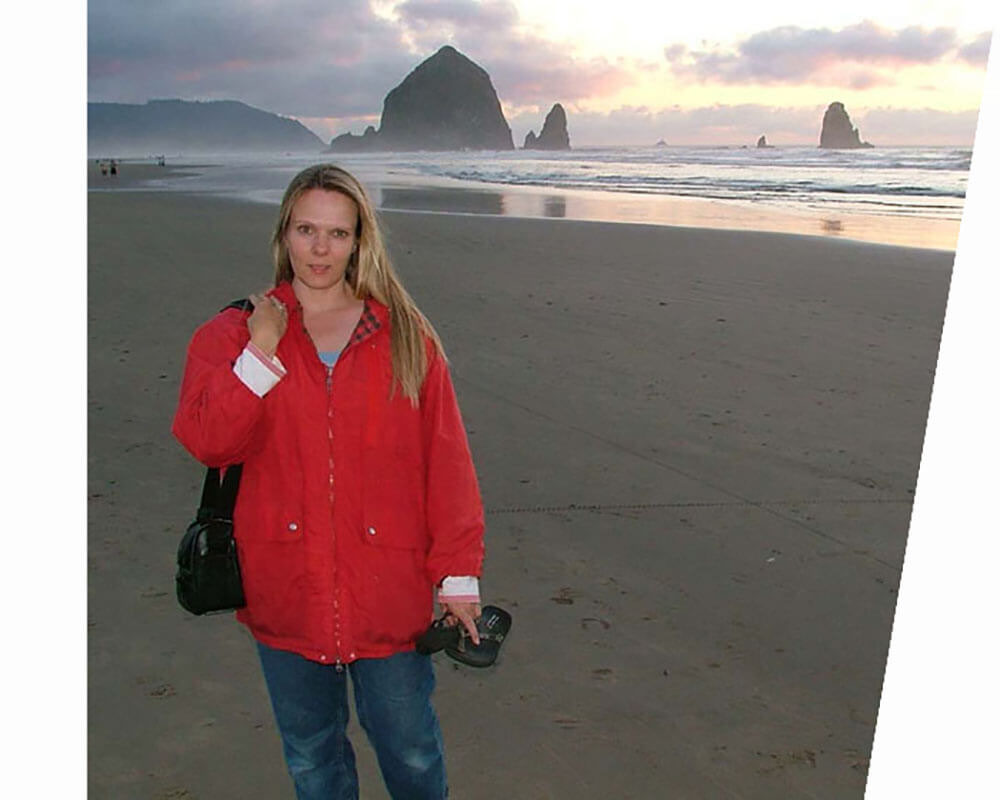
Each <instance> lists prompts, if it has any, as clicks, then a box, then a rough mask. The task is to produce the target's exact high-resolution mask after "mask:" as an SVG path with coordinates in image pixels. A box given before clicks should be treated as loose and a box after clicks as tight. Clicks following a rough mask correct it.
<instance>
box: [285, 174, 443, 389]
mask: <svg viewBox="0 0 1000 800" xmlns="http://www.w3.org/2000/svg"><path fill="white" fill-rule="evenodd" d="M310 189H323V190H324V191H328V192H339V193H340V194H342V195H345V196H347V197H349V198H351V200H353V201H354V204H355V205H356V206H357V208H358V227H357V230H356V231H355V234H356V235H357V239H358V246H357V248H356V249H355V251H354V252H353V253H352V254H351V259H350V261H349V262H348V265H347V272H346V274H345V279H346V280H347V284H348V286H350V287H351V290H352V291H353V292H354V296H355V297H356V298H358V299H359V300H364V299H366V298H368V297H373V298H375V299H376V300H378V301H379V302H380V303H382V304H383V305H385V306H387V307H388V309H389V318H390V326H391V340H390V341H391V352H392V375H393V384H392V391H393V392H395V390H396V387H397V385H398V386H399V388H400V389H401V390H402V392H403V394H404V395H405V396H406V397H408V398H409V399H410V402H411V403H413V405H414V406H416V405H417V404H418V401H419V395H420V387H421V385H422V384H423V382H424V377H425V376H426V374H427V364H428V362H427V356H428V352H427V347H426V345H425V338H424V337H427V338H428V339H430V341H431V344H432V345H433V347H434V349H435V350H436V352H437V355H438V356H439V357H441V358H444V357H445V355H444V347H443V345H442V344H441V339H440V337H439V336H438V335H437V332H436V331H435V330H434V327H433V326H432V325H431V323H430V321H428V319H427V317H425V316H424V315H423V314H422V313H421V312H420V309H418V308H417V305H416V303H414V302H413V298H412V297H410V295H409V294H408V293H407V291H406V289H404V288H403V284H402V282H401V281H400V280H399V276H398V275H397V274H396V271H395V270H394V269H393V267H392V263H391V262H390V260H389V255H388V253H387V252H386V250H385V245H384V243H383V241H382V234H381V232H380V230H379V225H378V220H377V218H376V215H375V207H374V206H373V205H372V202H371V200H369V199H368V194H367V193H366V192H365V190H364V187H363V186H362V185H361V184H360V183H359V182H358V180H357V178H355V177H354V176H353V175H351V174H350V173H349V172H347V171H346V170H344V169H341V168H340V167H338V166H335V165H334V164H316V165H315V166H312V167H308V168H306V169H304V170H302V172H300V173H299V174H298V175H296V176H295V177H294V178H292V181H291V183H289V184H288V188H287V189H286V190H285V196H284V197H283V198H282V200H281V208H280V209H279V211H278V221H277V224H276V225H275V226H274V232H273V233H272V235H271V254H272V256H273V258H274V285H275V286H277V285H278V284H279V283H281V282H282V281H291V280H292V278H293V277H294V273H293V272H292V262H291V259H290V258H289V255H288V247H287V245H286V244H285V233H286V232H287V230H288V223H289V220H290V219H291V216H292V208H293V207H294V206H295V203H296V201H297V200H298V199H299V198H300V197H301V196H302V195H303V194H304V193H305V192H307V191H309V190H310Z"/></svg>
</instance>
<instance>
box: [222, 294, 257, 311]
mask: <svg viewBox="0 0 1000 800" xmlns="http://www.w3.org/2000/svg"><path fill="white" fill-rule="evenodd" d="M226 308H237V309H239V310H240V311H253V303H252V302H250V298H249V297H244V298H242V299H241V300H233V302H231V303H230V304H229V305H228V306H226ZM226 308H224V309H222V310H223V311H225V310H226Z"/></svg>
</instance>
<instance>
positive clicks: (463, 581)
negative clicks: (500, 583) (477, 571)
mask: <svg viewBox="0 0 1000 800" xmlns="http://www.w3.org/2000/svg"><path fill="white" fill-rule="evenodd" d="M438 602H439V603H478V602H479V578H477V577H476V576H474V575H463V576H460V577H454V578H453V577H451V576H449V577H447V578H445V579H444V580H443V581H441V588H440V589H438Z"/></svg>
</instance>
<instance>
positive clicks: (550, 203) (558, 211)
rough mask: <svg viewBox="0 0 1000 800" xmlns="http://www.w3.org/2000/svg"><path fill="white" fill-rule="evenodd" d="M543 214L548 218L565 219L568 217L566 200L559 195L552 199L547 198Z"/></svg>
mask: <svg viewBox="0 0 1000 800" xmlns="http://www.w3.org/2000/svg"><path fill="white" fill-rule="evenodd" d="M542 213H543V214H544V215H545V216H546V217H565V216H566V198H565V197H561V196H559V195H553V196H551V197H546V198H545V206H544V208H543V211H542Z"/></svg>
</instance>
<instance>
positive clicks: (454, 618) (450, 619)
mask: <svg viewBox="0 0 1000 800" xmlns="http://www.w3.org/2000/svg"><path fill="white" fill-rule="evenodd" d="M441 610H442V611H444V613H445V614H447V616H446V617H445V619H446V621H447V624H448V625H459V624H461V625H464V626H465V630H467V631H468V632H469V638H471V639H472V643H473V644H479V631H478V630H477V629H476V620H477V619H479V618H480V617H481V616H482V615H483V611H482V609H481V608H480V606H479V603H447V602H443V601H442V602H441Z"/></svg>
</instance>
